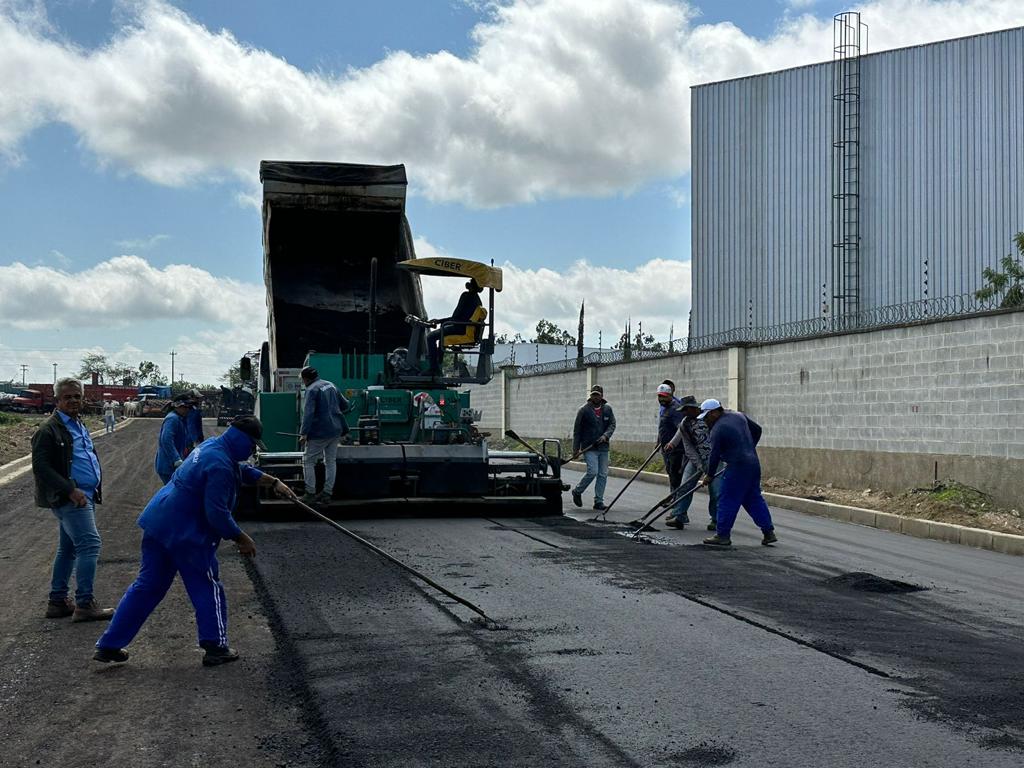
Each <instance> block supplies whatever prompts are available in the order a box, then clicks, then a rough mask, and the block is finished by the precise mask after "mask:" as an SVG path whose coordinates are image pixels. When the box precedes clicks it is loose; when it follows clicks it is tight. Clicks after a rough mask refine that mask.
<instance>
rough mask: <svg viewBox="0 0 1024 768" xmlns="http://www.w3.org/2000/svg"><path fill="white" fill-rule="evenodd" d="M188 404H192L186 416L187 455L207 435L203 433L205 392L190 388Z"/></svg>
mask: <svg viewBox="0 0 1024 768" xmlns="http://www.w3.org/2000/svg"><path fill="white" fill-rule="evenodd" d="M188 404H189V406H190V408H189V412H188V415H187V416H186V417H185V429H186V432H187V434H188V447H187V448H186V455H187V453H188V451H191V450H192V449H193V448H195V447H196V446H197V445H199V444H200V443H201V442H203V440H205V439H206V436H205V435H204V434H203V394H202V392H200V391H199V390H198V389H192V390H189V393H188Z"/></svg>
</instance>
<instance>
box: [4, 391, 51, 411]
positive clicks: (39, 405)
mask: <svg viewBox="0 0 1024 768" xmlns="http://www.w3.org/2000/svg"><path fill="white" fill-rule="evenodd" d="M55 405H56V401H55V400H54V398H53V387H49V394H44V392H43V391H42V390H39V389H23V390H21V391H20V392H18V393H17V394H16V395H15V396H14V397H10V398H3V399H2V400H0V410H4V411H10V412H12V413H50V412H51V411H53V409H54V406H55Z"/></svg>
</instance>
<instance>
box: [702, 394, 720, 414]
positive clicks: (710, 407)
mask: <svg viewBox="0 0 1024 768" xmlns="http://www.w3.org/2000/svg"><path fill="white" fill-rule="evenodd" d="M721 407H722V404H721V403H720V402H718V401H717V400H715V399H714V398H713V397H709V398H708V399H707V400H705V401H704V402H703V403H701V404H700V416H698V417H697V418H698V419H703V418H704V417H705V416H707V415H708V411H717V410H718V409H719V408H721Z"/></svg>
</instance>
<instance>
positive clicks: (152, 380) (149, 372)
mask: <svg viewBox="0 0 1024 768" xmlns="http://www.w3.org/2000/svg"><path fill="white" fill-rule="evenodd" d="M166 383H167V377H166V376H164V375H163V374H162V373H161V372H160V366H159V365H157V364H156V363H154V362H153V361H152V360H143V361H142V362H141V363H139V384H166Z"/></svg>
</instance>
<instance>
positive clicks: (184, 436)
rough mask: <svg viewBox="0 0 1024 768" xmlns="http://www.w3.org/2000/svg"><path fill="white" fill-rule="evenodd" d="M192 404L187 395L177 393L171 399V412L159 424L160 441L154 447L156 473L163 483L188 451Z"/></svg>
mask: <svg viewBox="0 0 1024 768" xmlns="http://www.w3.org/2000/svg"><path fill="white" fill-rule="evenodd" d="M191 410H192V406H191V405H190V404H189V400H188V396H187V395H178V396H177V397H176V398H174V400H172V401H171V412H170V413H168V414H167V415H166V416H164V423H163V424H161V425H160V442H159V443H158V444H157V449H156V473H157V474H158V475H160V479H161V480H162V481H163V483H164V485H167V483H168V482H169V481H170V479H171V475H173V474H174V470H176V469H177V468H178V467H179V466H180V465H181V462H182V461H184V459H185V454H186V453H187V452H188V426H187V424H186V422H185V419H187V418H188V414H189V412H190V411H191Z"/></svg>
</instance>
